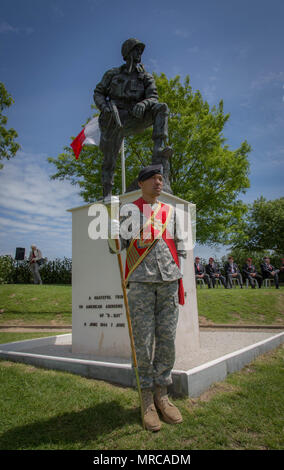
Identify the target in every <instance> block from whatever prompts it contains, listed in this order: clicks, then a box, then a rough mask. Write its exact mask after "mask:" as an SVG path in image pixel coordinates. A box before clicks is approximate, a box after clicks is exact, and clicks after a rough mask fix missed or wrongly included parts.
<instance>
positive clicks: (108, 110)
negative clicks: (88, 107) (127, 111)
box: [102, 104, 111, 113]
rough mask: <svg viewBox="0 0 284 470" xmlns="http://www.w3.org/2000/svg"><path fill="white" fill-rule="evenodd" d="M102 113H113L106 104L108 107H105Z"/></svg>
mask: <svg viewBox="0 0 284 470" xmlns="http://www.w3.org/2000/svg"><path fill="white" fill-rule="evenodd" d="M102 111H103V113H111V109H110V107H109V105H108V104H106V105H105V106H104V107H103V109H102Z"/></svg>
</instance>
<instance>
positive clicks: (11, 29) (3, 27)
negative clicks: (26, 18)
mask: <svg viewBox="0 0 284 470" xmlns="http://www.w3.org/2000/svg"><path fill="white" fill-rule="evenodd" d="M33 32H34V28H31V27H30V26H27V27H25V28H18V27H16V26H12V25H11V24H9V23H7V22H6V21H1V23H0V34H5V33H16V34H19V33H25V34H32V33H33Z"/></svg>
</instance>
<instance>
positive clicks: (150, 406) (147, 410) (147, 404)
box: [141, 389, 161, 431]
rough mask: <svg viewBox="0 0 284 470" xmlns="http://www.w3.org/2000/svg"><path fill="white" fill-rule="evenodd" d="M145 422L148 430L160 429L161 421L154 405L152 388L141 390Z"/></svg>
mask: <svg viewBox="0 0 284 470" xmlns="http://www.w3.org/2000/svg"><path fill="white" fill-rule="evenodd" d="M141 395H142V406H143V413H144V424H145V428H146V429H147V430H148V431H160V429H161V422H160V420H159V416H158V413H157V410H156V408H155V405H154V400H153V393H152V390H148V389H144V390H141Z"/></svg>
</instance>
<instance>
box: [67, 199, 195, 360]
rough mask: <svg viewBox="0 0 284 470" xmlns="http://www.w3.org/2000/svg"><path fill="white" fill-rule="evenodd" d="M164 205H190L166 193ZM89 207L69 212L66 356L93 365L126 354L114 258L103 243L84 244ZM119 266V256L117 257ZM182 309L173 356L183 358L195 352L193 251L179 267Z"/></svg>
mask: <svg viewBox="0 0 284 470" xmlns="http://www.w3.org/2000/svg"><path fill="white" fill-rule="evenodd" d="M140 196H141V192H140V190H138V191H133V192H131V193H126V194H123V195H121V196H120V202H121V203H122V204H125V203H130V202H133V201H135V200H136V199H138V198H139V197H140ZM159 200H161V201H162V202H165V203H169V204H172V205H173V206H175V205H177V204H185V205H186V207H187V210H188V211H190V206H193V205H191V204H190V203H188V202H186V201H183V200H182V199H179V198H177V197H175V196H172V195H171V194H168V193H164V192H163V193H162V194H161V196H160V198H159ZM90 206H92V204H89V205H85V206H82V207H78V208H74V209H70V212H72V352H74V353H87V354H92V355H94V356H95V357H96V359H97V360H100V359H101V360H104V359H108V360H111V359H112V358H113V359H116V360H117V359H119V358H121V359H124V360H125V359H129V358H130V357H131V349H130V342H129V335H128V326H127V320H126V315H125V308H124V303H123V295H122V288H121V280H120V273H119V267H118V261H117V256H116V255H113V254H111V253H110V252H109V248H108V242H107V240H102V239H98V240H93V239H90V238H89V235H88V227H89V224H90V222H91V220H92V219H93V218H94V217H90V216H89V215H88V212H89V208H90ZM122 259H123V265H124V264H125V252H123V254H122ZM183 283H184V289H185V293H186V299H185V305H183V306H180V312H179V322H178V329H177V336H176V355H177V360H178V358H179V357H180V358H181V359H182V358H185V357H188V355H189V354H190V353H191V352H196V351H197V350H198V349H199V347H200V344H199V326H198V311H197V301H196V288H195V277H194V268H193V250H189V251H188V253H187V259H186V262H185V266H184V279H183Z"/></svg>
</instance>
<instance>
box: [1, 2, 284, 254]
mask: <svg viewBox="0 0 284 470" xmlns="http://www.w3.org/2000/svg"><path fill="white" fill-rule="evenodd" d="M0 4H1V8H0V81H2V82H3V83H4V84H5V86H6V88H7V90H8V91H9V93H11V95H12V96H13V98H14V100H15V103H14V104H13V106H12V107H11V108H10V109H9V110H8V111H7V113H6V114H7V116H8V127H14V128H15V129H16V130H17V132H18V135H19V137H18V142H19V143H20V144H21V151H20V152H19V153H18V154H17V156H16V157H15V158H14V159H12V160H10V161H9V162H6V161H4V169H3V170H2V171H1V172H0V224H1V234H0V254H7V253H8V254H12V255H14V254H15V248H16V247H17V246H21V247H25V248H26V250H28V249H29V246H30V244H31V243H35V244H37V245H38V246H39V247H41V248H42V251H43V253H44V255H45V256H47V257H49V258H50V259H52V258H55V257H63V256H67V257H71V215H70V213H68V212H66V210H67V209H68V208H71V207H75V206H79V205H82V204H83V201H82V199H81V198H80V197H79V196H78V194H77V193H78V189H77V188H76V187H74V186H71V185H70V184H69V183H68V182H60V181H50V179H49V176H50V175H51V174H52V173H53V172H54V168H53V166H52V165H50V164H48V163H47V161H46V159H47V157H48V156H53V157H56V156H57V155H58V154H59V153H60V152H61V151H62V150H63V147H64V146H65V145H69V144H70V137H71V136H72V135H77V134H78V133H79V131H80V130H81V125H82V124H83V123H84V122H85V121H86V119H87V118H88V117H89V116H90V115H91V104H92V95H93V89H94V87H95V86H96V84H97V83H98V81H99V80H100V79H101V77H102V75H103V73H104V72H105V71H106V70H107V69H109V68H111V67H114V66H118V65H120V64H121V63H122V58H121V54H120V48H121V44H122V42H123V41H124V40H125V39H127V38H129V37H137V38H139V39H140V40H142V41H143V42H144V43H146V49H145V51H144V54H143V63H144V64H145V66H146V68H147V70H148V71H150V72H153V71H155V72H157V73H161V72H163V73H165V74H166V75H167V76H168V77H169V78H171V77H174V76H176V75H177V74H178V75H180V76H181V79H182V80H183V78H184V77H185V76H186V75H190V78H191V85H192V88H193V90H194V91H195V90H197V89H198V90H200V91H201V93H202V95H203V97H204V98H205V99H206V100H207V101H208V102H209V104H210V106H213V105H214V104H218V102H219V101H220V100H221V99H223V100H224V111H225V112H226V113H227V112H228V113H230V115H231V117H230V120H229V123H228V124H227V126H226V128H225V130H224V135H225V137H226V138H227V143H228V145H229V146H230V148H231V149H235V148H237V147H238V146H239V145H240V144H241V142H242V141H244V140H245V139H246V140H247V141H248V142H249V144H250V145H251V146H252V148H253V150H252V152H251V154H250V157H249V159H250V164H251V174H250V180H251V187H250V189H249V190H248V191H247V193H246V195H244V197H243V199H244V200H245V201H246V202H252V201H253V200H255V199H256V198H257V197H259V196H260V195H263V196H264V197H266V198H267V199H274V198H277V197H280V196H282V195H283V184H282V179H283V167H284V164H283V162H284V54H283V44H284V32H283V31H284V30H283V17H284V3H283V1H282V0H269V1H268V0H246V1H244V0H199V1H198V2H197V1H196V0H195V1H192V0H176V1H174V2H173V1H172V0H171V1H169V0H152V1H149V0H144V1H143V2H141V1H138V0H131V1H130V0H108V1H105V0H48V1H47V0H24V1H23V0H0ZM197 210H198V208H197ZM197 251H198V254H199V255H201V256H206V257H207V256H208V255H209V254H212V253H213V254H215V255H217V256H221V255H222V254H224V252H225V251H224V249H220V250H219V251H218V250H216V249H213V250H212V249H208V248H207V247H200V248H199V247H198V249H196V252H197Z"/></svg>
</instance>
